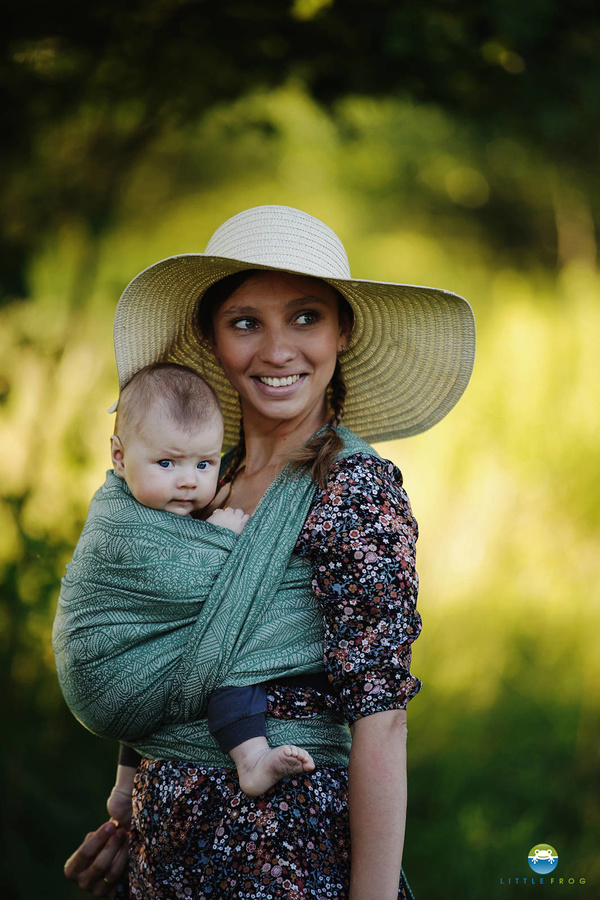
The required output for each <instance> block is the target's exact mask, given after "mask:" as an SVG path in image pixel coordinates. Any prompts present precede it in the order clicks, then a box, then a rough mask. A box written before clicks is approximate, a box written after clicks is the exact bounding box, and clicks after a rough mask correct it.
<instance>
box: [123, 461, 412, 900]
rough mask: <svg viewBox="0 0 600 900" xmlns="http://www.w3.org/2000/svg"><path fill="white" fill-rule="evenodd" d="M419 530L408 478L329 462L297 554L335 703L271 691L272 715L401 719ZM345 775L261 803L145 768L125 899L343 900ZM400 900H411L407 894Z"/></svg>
mask: <svg viewBox="0 0 600 900" xmlns="http://www.w3.org/2000/svg"><path fill="white" fill-rule="evenodd" d="M416 539H417V525H416V522H415V520H414V518H413V515H412V511H411V508H410V504H409V501H408V498H407V496H406V494H405V492H404V490H403V489H402V476H401V474H400V472H399V471H398V469H397V468H396V467H395V466H394V465H393V464H392V463H390V462H387V461H385V460H381V459H378V458H376V457H374V456H370V455H366V454H364V453H359V454H355V455H353V456H350V457H346V458H345V459H342V460H340V461H339V462H337V463H336V464H335V465H334V466H333V468H332V469H331V472H330V477H329V480H328V483H327V485H326V487H325V489H324V490H322V491H319V492H317V495H316V497H315V500H314V502H313V504H312V507H311V510H310V512H309V515H308V518H307V519H306V522H305V524H304V527H303V529H302V531H301V533H300V535H299V538H298V542H297V545H296V549H295V552H296V553H298V554H299V555H302V556H305V557H308V558H309V559H310V561H311V563H312V568H313V582H312V584H313V589H314V592H315V595H316V597H317V598H318V601H319V604H320V608H321V611H322V617H323V625H324V660H323V661H324V667H325V672H326V675H327V677H328V679H329V682H330V685H331V693H323V692H321V691H320V690H318V689H316V688H314V687H306V686H305V687H298V686H289V685H286V686H284V685H277V684H269V685H268V688H267V698H268V711H267V715H270V716H273V717H276V718H288V717H294V718H311V717H312V716H315V715H318V714H319V712H321V711H323V710H324V709H326V708H328V707H329V708H331V706H334V707H335V708H337V709H339V710H341V711H342V712H343V714H344V716H345V717H346V720H347V721H348V723H350V724H351V723H352V722H354V721H356V720H357V719H359V718H361V717H362V716H366V715H370V714H371V713H375V712H380V711H384V710H390V709H404V708H405V707H406V705H407V703H408V701H409V700H410V699H411V697H413V696H414V695H415V694H416V693H417V692H418V691H419V690H420V688H421V683H420V682H419V680H418V679H417V678H415V677H414V676H413V675H412V674H411V673H410V657H411V644H412V642H413V641H414V640H415V639H416V638H417V637H418V635H419V631H420V628H421V622H420V617H419V614H418V613H417V611H416V597H417V587H418V581H417V575H416V572H415V542H416ZM347 801H348V770H347V768H346V767H345V766H318V767H317V768H316V770H315V771H314V772H312V773H310V774H306V773H304V774H302V775H299V776H292V777H288V778H285V779H283V780H282V781H280V782H278V783H277V784H276V785H275V786H274V787H272V788H271V789H270V790H269V791H268V792H267V793H266V794H264V795H263V796H260V797H248V796H246V794H244V793H243V792H242V791H240V788H239V784H238V781H237V776H236V773H235V770H234V769H221V768H215V767H206V766H198V765H192V764H186V763H182V762H177V761H165V760H143V761H142V763H141V765H140V767H139V769H138V773H137V775H136V782H135V787H134V818H133V824H132V831H131V849H132V852H131V855H130V860H131V862H130V872H129V890H130V896H131V897H134V898H136V900H142V898H143V900H163V898H164V900H167V898H169V900H187V898H193V900H275V898H285V900H306V898H310V900H326V898H335V900H344V898H346V897H347V895H348V887H349V875H350V832H349V817H348V806H347ZM398 896H399V897H400V898H405V897H407V896H410V895H409V894H407V888H406V887H405V884H404V881H403V880H402V883H401V885H400V889H399V894H398Z"/></svg>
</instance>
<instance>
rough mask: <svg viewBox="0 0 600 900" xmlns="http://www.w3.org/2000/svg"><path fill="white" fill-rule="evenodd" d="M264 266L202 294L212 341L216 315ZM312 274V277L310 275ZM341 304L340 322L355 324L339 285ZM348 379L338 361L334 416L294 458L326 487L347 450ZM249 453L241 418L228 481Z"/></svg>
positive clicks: (205, 328)
mask: <svg viewBox="0 0 600 900" xmlns="http://www.w3.org/2000/svg"><path fill="white" fill-rule="evenodd" d="M260 271H261V270H260V269H245V270H244V271H242V272H236V273H235V274H233V275H228V276H226V277H225V278H222V279H221V280H220V281H217V282H216V283H215V284H213V285H211V287H209V288H208V290H207V291H206V293H205V294H204V296H203V297H202V299H201V301H200V303H199V306H198V325H199V327H200V330H201V332H202V336H203V337H204V338H205V339H206V340H209V341H212V340H213V339H214V316H215V314H216V313H217V311H218V310H219V308H220V306H221V305H222V304H223V303H225V301H226V300H227V299H228V298H229V297H230V296H231V294H233V292H234V291H236V290H237V289H238V288H239V287H241V286H242V284H244V282H245V281H247V280H248V279H249V278H251V277H252V275H254V274H255V273H256V272H260ZM309 277H312V276H309ZM332 289H333V290H334V291H335V293H336V296H337V303H338V315H339V318H340V322H343V323H344V324H347V325H349V326H350V329H351V328H352V326H353V325H354V313H353V312H352V308H351V306H350V304H349V303H348V301H347V300H346V299H345V297H343V296H342V295H341V294H340V292H339V291H337V290H336V289H335V288H333V286H332ZM346 392H347V389H346V382H345V381H344V375H343V373H342V367H341V365H340V361H339V359H338V360H336V364H335V369H334V372H333V375H332V377H331V381H330V382H329V389H328V400H329V405H330V408H331V411H332V415H331V418H330V419H329V421H328V422H327V427H326V429H325V431H323V432H322V433H320V434H316V435H313V436H312V437H311V438H310V439H309V440H308V441H307V442H306V444H304V446H303V447H301V448H300V449H299V450H298V451H297V452H296V453H294V455H293V456H292V457H291V460H290V462H291V465H292V469H296V470H305V471H307V470H310V474H311V478H312V480H313V481H314V482H315V484H318V485H319V487H321V488H324V487H325V485H326V483H327V476H328V472H329V469H330V468H331V466H332V465H333V463H334V462H335V458H336V456H337V454H338V453H339V452H340V450H342V449H343V446H344V441H343V440H342V438H341V437H340V435H339V434H338V432H337V426H338V425H339V424H340V423H341V421H342V417H343V415H344V404H345V402H346ZM245 454H246V441H245V437H244V422H243V420H242V419H240V436H239V439H238V442H237V445H236V447H235V450H234V453H233V457H232V459H231V462H230V464H229V466H228V468H227V471H226V472H225V475H224V476H223V477H224V480H225V481H231V480H232V478H233V477H234V475H235V473H236V471H237V470H238V468H239V465H240V463H241V462H242V460H243V458H244V456H245Z"/></svg>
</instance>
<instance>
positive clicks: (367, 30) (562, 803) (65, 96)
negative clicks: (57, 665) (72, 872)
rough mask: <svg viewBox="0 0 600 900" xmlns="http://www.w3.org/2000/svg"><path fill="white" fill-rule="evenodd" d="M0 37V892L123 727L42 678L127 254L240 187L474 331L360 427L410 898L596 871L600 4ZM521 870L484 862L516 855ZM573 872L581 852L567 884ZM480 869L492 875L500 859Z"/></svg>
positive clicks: (101, 24)
mask: <svg viewBox="0 0 600 900" xmlns="http://www.w3.org/2000/svg"><path fill="white" fill-rule="evenodd" d="M13 7H14V8H13V10H12V12H11V16H10V18H9V20H8V21H7V22H5V27H4V28H3V31H2V35H1V37H0V43H1V45H2V51H3V52H2V60H3V61H2V65H1V67H0V90H1V97H2V131H3V135H4V141H3V146H2V149H1V150H0V163H1V164H0V184H1V191H0V228H1V230H2V249H1V251H0V275H1V277H2V298H1V300H2V306H1V309H0V435H1V437H2V445H3V446H4V452H5V454H6V458H5V462H4V465H3V466H2V477H1V482H2V499H1V503H0V570H1V572H2V582H3V586H2V597H1V605H0V647H1V653H2V656H1V659H2V662H1V666H2V690H1V693H0V718H1V721H2V723H3V727H2V733H3V735H4V737H3V739H2V741H1V742H0V773H1V777H2V787H1V794H0V796H1V799H2V807H3V815H2V817H1V828H2V834H1V854H2V868H1V870H0V881H1V883H0V894H1V896H2V897H3V898H13V897H18V898H23V900H30V898H31V900H33V898H35V900H39V898H67V900H70V898H80V900H81V898H82V897H83V895H82V894H80V892H79V891H78V890H77V889H76V888H73V887H72V886H70V885H68V884H67V883H66V882H64V881H63V878H62V872H61V870H62V863H63V861H64V859H65V857H66V856H67V855H68V854H69V853H70V852H71V851H72V849H74V847H75V846H76V845H77V844H78V843H79V840H80V839H81V837H82V836H83V835H84V834H85V833H86V831H88V830H91V829H92V828H95V827H96V826H97V824H99V823H100V822H101V821H103V819H104V816H105V814H104V802H105V799H106V795H107V792H108V790H109V787H110V785H111V783H112V782H111V779H112V775H113V769H114V764H115V754H116V749H115V747H114V745H112V744H111V743H109V742H107V741H103V740H101V739H99V738H96V737H94V736H92V735H91V734H89V733H87V732H86V731H84V729H83V728H82V727H81V726H80V725H78V723H76V722H75V720H74V719H73V718H72V717H71V716H70V714H69V712H68V711H67V710H66V708H65V705H64V703H63V701H62V698H61V696H60V693H59V690H58V687H57V683H56V678H55V674H54V669H53V659H52V652H51V646H50V633H51V626H52V619H53V614H54V608H55V604H56V597H57V592H58V586H59V580H60V577H61V575H62V573H63V571H64V566H65V564H66V562H67V561H68V559H69V557H70V554H71V552H72V549H73V546H74V544H75V542H76V540H77V537H78V534H79V531H80V529H81V527H82V523H83V520H84V517H85V513H86V510H87V505H88V503H89V500H90V498H91V495H92V494H93V492H94V490H95V489H96V488H97V486H98V485H99V484H100V483H101V481H102V480H103V474H104V471H105V470H106V468H108V466H109V462H110V460H109V452H108V451H109V441H108V438H109V435H110V433H111V419H110V417H109V416H108V415H107V414H106V409H107V408H108V407H109V405H110V404H111V402H112V401H113V400H114V399H115V397H116V390H117V382H116V375H115V370H114V363H113V356H112V341H111V327H112V316H113V312H114V308H115V304H116V301H117V299H118V297H119V295H120V293H121V291H122V289H123V287H124V286H125V284H126V283H127V282H128V281H129V280H130V279H131V278H132V277H133V276H134V275H135V274H137V272H139V271H140V270H141V269H143V268H144V267H146V266H148V265H150V264H151V263H153V262H155V261H156V260H158V259H161V258H163V257H166V256H169V255H171V254H174V253H181V252H187V251H202V250H203V249H204V246H205V244H206V241H207V240H208V238H209V237H210V235H211V233H212V231H213V230H214V229H215V228H216V227H217V226H218V225H219V224H220V223H221V222H222V221H224V220H225V218H227V217H228V216H230V215H233V214H234V213H236V212H238V211H239V210H241V209H243V208H245V207H248V206H252V205H258V204H263V203H283V204H288V205H291V206H298V207H300V208H302V209H305V210H307V211H308V212H310V213H312V214H314V215H316V216H318V217H319V218H322V219H324V220H325V221H326V222H327V223H328V224H330V225H331V226H332V227H333V228H334V230H336V231H337V232H338V234H339V235H340V236H341V237H342V239H343V240H344V242H345V244H346V247H347V250H348V254H349V257H350V261H351V265H352V270H353V274H355V275H356V276H357V277H362V278H374V279H379V280H397V281H406V282H410V283H416V284H426V285H433V286H437V287H445V288H448V289H451V290H453V291H456V292H458V293H460V294H462V295H464V296H465V297H467V298H468V299H469V301H470V302H471V304H472V305H473V307H474V310H475V314H476V318H477V322H478V330H479V345H478V356H477V361H476V366H475V372H474V375H473V380H472V383H471V385H470V387H469V388H468V390H467V392H466V394H465V396H464V398H463V400H461V402H460V404H459V406H458V407H457V408H456V410H454V411H453V412H452V413H451V414H450V416H449V417H448V418H447V419H446V420H445V421H444V422H442V423H441V424H440V425H438V426H436V428H434V429H433V430H432V431H431V432H429V433H426V434H424V435H421V436H419V437H415V438H411V439H409V440H406V441H402V442H393V443H389V444H384V445H381V446H380V447H379V448H378V449H379V450H380V452H382V453H383V454H385V455H387V456H389V457H390V458H391V459H393V460H394V461H395V462H396V463H397V464H398V465H399V466H400V467H401V469H402V470H403V472H404V476H405V483H406V486H407V489H408V492H409V495H410V496H411V499H412V502H413V506H414V509H415V513H416V515H417V518H418V520H419V522H420V526H421V538H420V541H419V570H420V575H421V582H422V589H421V595H420V609H421V613H422V616H423V620H424V631H423V635H422V637H421V639H420V640H419V641H418V642H417V644H416V645H415V651H414V670H415V672H416V673H417V674H418V675H419V676H420V677H421V678H422V680H423V682H424V688H423V691H422V693H421V694H420V695H419V696H418V697H417V698H416V699H415V700H414V701H413V703H412V704H411V707H410V734H409V741H410V800H409V804H410V808H409V825H408V833H407V839H406V850H405V868H406V870H407V872H408V874H409V878H410V881H411V883H412V886H413V889H414V891H415V894H416V896H417V898H418V900H438V898H441V897H448V898H451V900H453V898H461V900H470V898H473V900H475V898H477V900H480V898H485V900H492V898H504V897H507V896H510V897H513V896H520V895H522V894H523V893H529V892H530V890H536V891H539V890H540V889H541V888H540V887H539V886H537V887H536V888H534V887H531V888H530V887H529V886H527V887H526V886H524V885H523V884H522V882H521V884H520V885H519V886H518V887H517V886H516V885H515V883H514V878H515V877H527V876H530V875H531V874H532V873H531V872H529V870H528V867H527V861H526V856H527V853H528V851H529V849H530V848H531V847H532V846H533V845H534V844H536V843H538V842H549V843H550V844H552V845H553V846H555V847H556V848H557V850H558V853H559V868H558V869H557V871H556V875H557V876H559V875H560V876H563V877H564V878H565V879H568V878H570V877H572V878H574V879H575V884H574V885H568V884H565V885H564V886H563V887H562V888H558V886H554V888H550V887H549V886H544V888H543V890H550V891H553V890H558V891H559V893H561V895H562V894H568V895H569V896H570V897H586V898H590V900H591V898H594V897H597V896H598V895H599V893H600V854H599V853H598V838H599V834H600V828H599V826H600V814H599V807H598V796H599V787H600V785H599V783H598V782H599V779H598V762H599V760H598V733H599V729H600V654H599V652H598V636H599V628H598V626H599V624H600V607H599V601H600V590H599V588H600V578H599V574H598V568H599V556H600V540H599V536H600V534H599V533H600V512H599V508H600V488H599V486H598V473H599V471H600V427H599V426H600V411H599V400H600V397H599V385H600V380H599V375H600V372H599V368H600V365H599V359H600V309H599V291H598V288H599V278H598V271H597V261H596V239H595V230H596V226H597V223H598V219H599V216H600V203H599V184H598V150H599V141H598V136H599V132H598V122H599V121H600V108H599V107H600V101H599V98H600V67H599V62H598V60H599V56H600V54H599V53H598V47H600V19H599V17H598V13H597V9H596V8H595V4H593V3H591V2H588V0H571V2H569V3H568V4H566V3H565V4H556V3H555V2H553V0H535V2H529V3H522V2H517V0H494V2H491V3H484V4H482V3H481V2H473V0H461V2H460V3H458V2H456V0H428V2H427V3H426V4H423V3H421V2H416V0H405V2H402V3H399V2H398V0H371V2H367V0H361V2H359V0H344V2H342V0H293V2H291V0H285V2H282V0H260V2H252V0H238V2H232V0H222V2H221V3H220V4H209V3H207V2H204V0H133V2H128V3H126V4H123V3H121V2H116V0H103V2H94V3H93V4H89V5H88V4H83V3H73V2H65V0H58V2H55V3H53V4H41V3H40V2H31V0H25V2H20V3H19V4H13ZM509 877H511V878H512V879H513V882H512V884H511V885H508V878H509ZM580 878H585V880H586V884H585V886H582V885H581V884H580V883H579V879H580ZM500 879H503V882H504V884H501V882H500Z"/></svg>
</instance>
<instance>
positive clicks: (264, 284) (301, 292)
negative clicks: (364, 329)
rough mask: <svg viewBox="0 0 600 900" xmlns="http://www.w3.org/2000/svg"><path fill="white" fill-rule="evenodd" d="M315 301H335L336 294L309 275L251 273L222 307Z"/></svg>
mask: <svg viewBox="0 0 600 900" xmlns="http://www.w3.org/2000/svg"><path fill="white" fill-rule="evenodd" d="M311 297H312V298H314V299H318V300H322V301H325V302H329V301H331V302H332V303H335V302H336V298H337V292H336V290H335V289H334V288H332V287H331V285H329V284H327V282H325V281H322V280H321V279H320V278H312V277H311V276H310V275H294V274H291V273H289V272H253V273H252V275H250V277H249V278H247V279H246V281H244V283H243V284H241V285H240V286H239V287H238V288H236V290H235V291H233V292H232V293H231V294H230V295H229V297H228V299H227V300H226V301H225V303H224V304H223V305H224V306H229V305H231V304H232V303H233V304H235V305H237V304H238V303H239V302H240V301H243V302H246V301H250V300H252V302H253V303H260V302H261V301H263V302H265V303H269V305H270V304H271V303H272V302H273V301H275V302H281V303H282V304H287V303H288V302H292V301H294V300H296V299H298V300H302V299H304V298H311Z"/></svg>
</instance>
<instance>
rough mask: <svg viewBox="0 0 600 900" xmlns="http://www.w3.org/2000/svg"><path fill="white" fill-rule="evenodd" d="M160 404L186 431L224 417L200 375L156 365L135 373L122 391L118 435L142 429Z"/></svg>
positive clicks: (174, 364) (116, 426)
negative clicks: (146, 419) (147, 416)
mask: <svg viewBox="0 0 600 900" xmlns="http://www.w3.org/2000/svg"><path fill="white" fill-rule="evenodd" d="M157 404H158V405H160V407H161V408H162V409H163V411H164V412H165V413H166V414H167V415H169V416H170V417H171V418H172V419H173V420H174V421H175V422H177V424H178V425H180V426H181V427H182V428H183V429H184V430H185V431H187V432H191V431H193V430H195V429H196V428H199V427H202V426H203V425H206V424H208V423H209V422H212V421H213V419H214V418H215V417H217V416H218V417H219V418H221V416H222V413H221V407H220V405H219V400H218V398H217V395H216V393H215V392H214V390H213V389H212V387H211V386H210V385H209V384H208V383H207V382H206V381H205V380H204V379H203V378H202V377H201V376H200V375H198V373H197V372H194V370H193V369H190V368H188V366H180V365H177V364H176V363H154V364H153V365H151V366H145V367H144V368H143V369H140V370H139V372H136V373H135V375H134V376H133V377H132V378H131V379H130V380H129V381H128V382H127V384H126V385H125V386H124V387H123V388H122V389H121V392H120V394H119V402H118V404H117V419H116V422H115V434H117V435H121V436H122V432H123V431H124V430H125V429H136V428H139V427H140V426H141V424H142V422H143V420H144V417H145V416H146V414H147V413H148V411H149V410H150V409H151V408H152V407H153V406H155V405H157Z"/></svg>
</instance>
